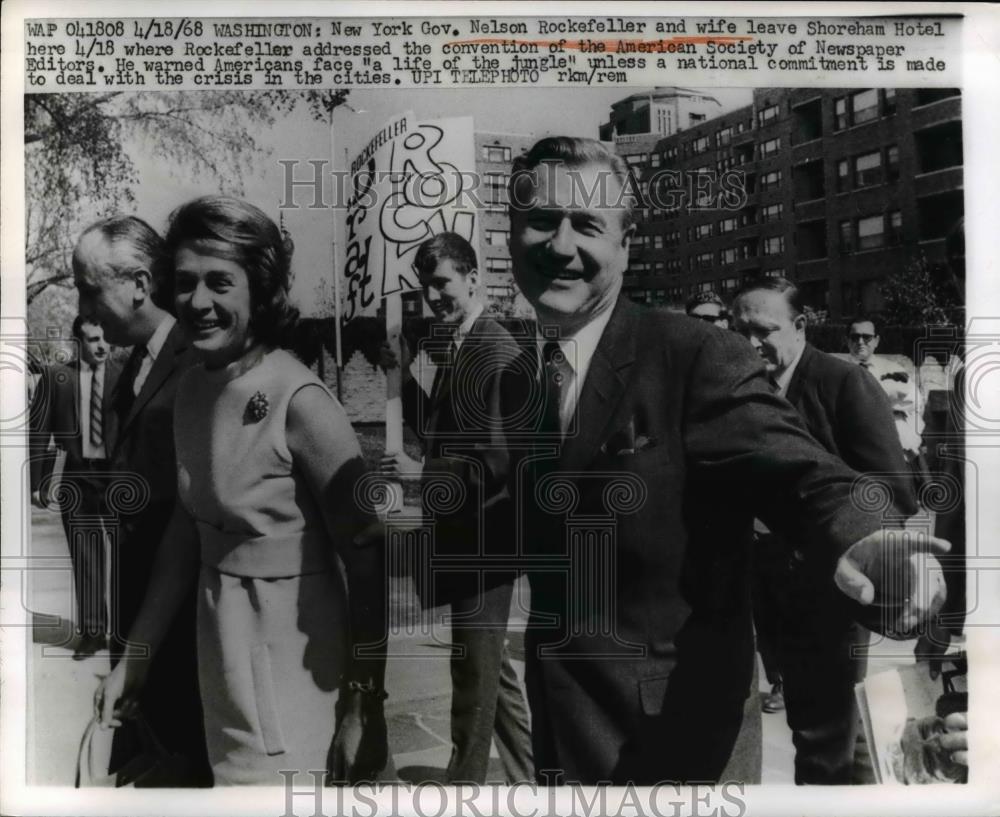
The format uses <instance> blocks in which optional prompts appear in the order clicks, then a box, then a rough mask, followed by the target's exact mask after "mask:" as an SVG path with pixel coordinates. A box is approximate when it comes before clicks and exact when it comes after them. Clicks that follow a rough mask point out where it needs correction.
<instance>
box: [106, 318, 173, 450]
mask: <svg viewBox="0 0 1000 817" xmlns="http://www.w3.org/2000/svg"><path fill="white" fill-rule="evenodd" d="M184 349H185V344H184V334H183V332H182V331H181V327H180V324H174V327H173V328H172V329H171V330H170V333H169V334H168V335H167V339H166V340H165V341H164V342H163V346H162V348H161V349H160V353H159V354H158V355H157V356H156V360H154V361H153V368H152V369H150V370H149V375H148V376H147V377H146V382H145V383H143V384H142V388H141V389H140V390H139V393H138V394H137V395H136V397H135V400H134V401H133V402H132V407H131V408H130V409H129V412H128V416H127V417H126V418H125V421H124V422H123V423H122V427H121V436H125V432H126V431H127V430H128V428H129V426H130V425H131V424H132V422H133V421H134V420H135V418H136V416H137V415H138V414H139V412H140V411H142V409H143V408H144V407H145V406H146V404H147V403H148V402H149V401H150V400H151V399H152V398H153V396H154V395H155V394H156V393H157V392H158V391H159V390H160V387H161V386H162V385H163V383H164V382H165V381H166V379H167V378H168V377H170V374H171V373H172V372H173V371H174V369H176V368H177V362H178V358H179V357H180V355H181V353H182V352H183V351H184ZM123 379H124V378H123Z"/></svg>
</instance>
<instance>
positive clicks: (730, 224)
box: [719, 217, 736, 235]
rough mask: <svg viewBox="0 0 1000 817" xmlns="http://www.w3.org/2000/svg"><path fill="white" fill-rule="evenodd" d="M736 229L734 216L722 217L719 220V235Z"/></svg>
mask: <svg viewBox="0 0 1000 817" xmlns="http://www.w3.org/2000/svg"><path fill="white" fill-rule="evenodd" d="M735 229H736V219H735V217H734V218H724V219H722V220H721V221H720V222H719V235H723V234H725V233H731V232H732V231H733V230H735Z"/></svg>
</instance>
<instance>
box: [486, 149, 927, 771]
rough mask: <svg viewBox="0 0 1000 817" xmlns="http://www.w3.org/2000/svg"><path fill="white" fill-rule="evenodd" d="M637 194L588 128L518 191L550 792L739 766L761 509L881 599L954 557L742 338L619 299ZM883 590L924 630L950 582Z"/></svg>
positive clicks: (520, 170)
mask: <svg viewBox="0 0 1000 817" xmlns="http://www.w3.org/2000/svg"><path fill="white" fill-rule="evenodd" d="M632 189H633V188H632V187H631V186H630V181H629V177H628V169H627V166H626V165H625V164H624V162H623V160H622V159H621V158H620V157H618V156H616V155H614V154H613V153H611V152H610V151H609V150H608V149H607V148H606V147H605V146H604V145H602V144H601V143H599V142H596V141H593V140H589V139H577V138H570V137H552V138H547V139H543V140H541V141H540V142H538V143H537V144H535V145H534V146H533V147H532V148H531V149H530V150H529V151H528V152H527V153H526V154H525V155H523V156H521V157H519V158H518V159H517V160H516V161H515V164H514V168H513V174H512V177H511V182H510V188H509V193H510V217H511V240H510V248H511V256H512V259H513V263H514V277H515V279H516V281H517V284H518V286H519V287H520V289H521V291H522V292H523V293H524V295H525V296H526V297H527V298H528V300H529V301H530V302H531V304H532V305H533V306H534V307H535V310H536V313H537V316H538V326H539V330H538V336H539V337H538V343H537V344H536V345H535V347H534V348H530V349H528V350H526V351H525V353H524V357H522V358H521V359H519V360H518V362H517V363H516V364H514V365H511V366H510V367H509V369H508V374H507V375H506V376H505V384H504V387H503V395H504V397H505V400H506V401H507V402H506V404H505V406H504V410H503V416H504V417H505V418H507V429H506V434H507V440H508V445H510V446H511V450H512V451H514V450H519V448H520V449H521V450H523V449H525V448H527V447H530V448H532V449H533V450H532V451H531V452H530V454H528V455H526V456H522V457H521V459H520V462H518V463H516V464H515V465H512V468H511V472H512V475H513V479H512V485H511V491H512V495H513V499H514V502H515V517H516V518H517V520H518V524H519V528H518V536H519V540H520V543H521V547H522V552H523V559H524V561H525V564H526V565H527V570H528V573H529V576H530V579H531V606H532V616H531V620H530V622H529V630H528V635H529V636H530V638H529V640H528V642H527V644H526V653H527V656H526V659H527V686H528V699H529V703H530V705H531V711H532V739H533V745H534V754H535V765H536V768H537V769H538V772H539V777H540V778H541V780H542V781H543V782H547V783H558V782H567V781H581V782H584V783H598V782H601V781H609V782H614V783H618V784H623V783H625V782H627V781H632V782H634V783H644V784H652V783H655V782H659V781H665V780H671V781H713V780H718V779H719V776H720V774H721V773H722V771H723V769H724V768H725V766H726V763H727V761H728V760H729V757H730V754H731V750H732V747H733V745H734V742H735V740H736V735H737V733H738V731H739V728H740V722H741V719H742V712H743V702H744V699H745V697H746V694H747V690H748V688H749V681H750V676H751V671H752V661H753V639H752V628H751V617H750V604H749V581H748V575H747V570H748V565H747V554H748V548H749V544H750V532H751V523H752V520H753V517H754V516H755V515H756V516H760V517H761V518H763V519H764V520H765V521H766V522H767V523H768V525H769V526H771V527H772V529H778V530H791V529H803V530H806V531H808V533H809V538H808V542H809V543H810V546H811V547H812V548H814V549H815V551H816V556H817V559H819V560H822V561H823V563H824V565H825V568H826V569H827V570H828V571H829V574H830V575H833V574H834V572H835V571H836V579H837V583H838V586H840V587H841V588H842V589H843V590H844V591H845V592H846V593H848V594H849V595H851V596H852V597H853V598H856V599H858V600H861V601H864V602H871V601H872V600H873V598H874V597H875V592H876V588H875V587H874V586H873V584H872V582H871V581H870V580H869V579H868V578H867V576H866V574H870V575H872V576H874V575H875V574H876V573H877V566H878V563H879V560H880V559H881V557H882V556H883V555H887V556H889V557H891V558H890V564H891V565H892V566H893V567H894V568H895V567H898V568H899V573H900V574H902V575H903V576H906V577H907V578H909V577H911V576H912V575H913V574H914V573H917V572H921V571H922V567H923V564H924V563H923V561H922V560H927V562H930V563H931V564H936V560H935V559H934V558H933V556H929V555H926V554H924V553H917V554H913V553H911V551H910V550H908V549H907V548H908V546H905V545H904V544H903V543H902V542H901V541H900V539H899V538H898V537H893V536H891V535H887V534H886V533H885V532H883V530H882V518H881V514H880V513H868V512H865V511H864V510H862V509H860V508H858V507H856V506H855V505H854V504H852V502H851V496H852V484H853V483H854V482H855V479H856V477H857V475H856V474H855V473H854V472H853V471H851V470H850V469H848V468H847V467H846V466H844V465H843V463H841V462H840V461H839V460H838V459H836V458H835V457H833V456H832V455H830V454H829V453H827V452H826V451H824V450H823V448H822V447H820V446H819V445H818V444H817V443H816V442H815V441H814V440H813V439H812V438H811V437H810V436H809V435H808V433H807V432H806V430H805V428H804V427H803V425H802V421H801V419H800V418H799V416H798V414H797V413H796V412H795V410H794V409H793V408H792V407H791V406H790V405H789V404H788V403H787V402H786V401H785V400H783V399H782V398H781V397H779V396H778V395H776V394H775V393H774V391H773V388H772V387H771V385H770V383H769V381H768V379H767V376H766V374H765V371H764V367H763V366H762V365H761V363H760V360H759V357H758V356H757V355H756V354H755V353H754V351H753V349H752V348H751V347H750V346H749V345H748V344H747V343H746V342H745V341H744V340H743V339H741V338H740V337H738V336H737V335H735V334H733V333H727V332H720V331H718V330H717V329H715V328H714V327H710V326H706V325H704V323H703V322H701V321H693V320H690V319H689V318H687V317H684V316H675V315H671V314H665V313H659V312H653V311H647V310H644V309H641V308H640V307H639V306H637V305H635V304H632V303H631V302H630V301H629V300H628V299H626V298H624V297H621V287H622V280H623V276H624V273H625V270H626V267H627V265H628V251H629V243H630V240H631V237H632V235H633V233H634V231H635V228H634V226H633V221H632V214H631V211H632V207H633V206H634V205H635V200H634V197H633V196H632V195H631V190H632ZM567 364H568V368H567ZM532 372H533V373H535V374H534V375H532V374H531V373H532ZM539 393H541V394H542V395H543V396H544V399H542V400H538V399H537V398H538V395H539ZM539 403H540V404H541V405H542V406H543V408H542V410H540V411H538V412H536V415H535V417H534V419H533V423H534V426H533V427H531V424H530V423H526V422H525V421H524V417H525V415H526V414H529V412H527V407H528V406H529V405H534V404H539ZM533 441H534V442H533ZM720 499H721V501H723V502H724V503H725V507H726V512H725V513H724V514H722V513H719V503H720ZM932 546H934V547H939V548H941V549H944V548H946V545H944V544H940V543H936V542H935V543H934V544H933V545H932V544H930V543H928V544H925V545H924V548H925V549H929V548H930V547H932ZM894 578H900V576H899V575H896V576H894ZM879 592H882V588H881V587H880V589H879ZM884 600H885V601H887V602H889V603H893V602H895V605H894V606H892V607H891V608H890V612H889V614H888V615H889V616H890V617H891V619H892V620H891V621H890V622H888V623H887V624H886V625H884V627H883V629H890V628H892V627H899V628H903V629H909V628H911V627H912V626H914V623H915V622H916V621H917V620H923V617H924V616H925V614H926V610H927V609H928V608H930V607H931V606H933V605H934V604H939V603H940V590H939V589H938V588H937V587H936V586H935V587H933V588H929V589H928V588H924V587H923V586H921V588H920V591H919V592H916V591H915V592H913V593H912V595H910V596H909V597H908V598H906V599H905V601H904V599H897V598H894V597H891V596H887V597H884Z"/></svg>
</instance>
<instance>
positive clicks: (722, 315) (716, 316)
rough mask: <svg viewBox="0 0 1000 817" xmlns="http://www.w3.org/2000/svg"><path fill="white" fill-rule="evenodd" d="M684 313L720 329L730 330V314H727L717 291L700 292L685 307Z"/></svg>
mask: <svg viewBox="0 0 1000 817" xmlns="http://www.w3.org/2000/svg"><path fill="white" fill-rule="evenodd" d="M684 311H685V312H686V313H687V314H688V315H690V316H691V317H692V318H698V320H702V321H705V322H706V323H710V324H712V325H713V326H717V327H719V329H728V328H729V314H728V313H727V312H726V305H725V304H724V303H723V302H722V298H720V297H719V296H718V295H717V294H716V293H715V290H712V289H709V290H707V291H705V292H699V293H698V294H697V295H694V296H692V297H691V299H690V300H689V301H688V302H687V304H686V305H685V307H684Z"/></svg>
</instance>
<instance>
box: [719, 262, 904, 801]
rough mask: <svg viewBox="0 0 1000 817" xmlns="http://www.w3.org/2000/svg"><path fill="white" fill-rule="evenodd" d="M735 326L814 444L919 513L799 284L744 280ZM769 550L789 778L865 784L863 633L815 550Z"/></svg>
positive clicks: (886, 424) (864, 390) (883, 405)
mask: <svg viewBox="0 0 1000 817" xmlns="http://www.w3.org/2000/svg"><path fill="white" fill-rule="evenodd" d="M733 321H734V328H735V329H736V331H738V332H739V333H741V334H742V335H744V336H745V337H747V338H748V339H749V341H750V343H751V345H752V346H753V347H754V348H755V349H756V350H757V352H758V354H760V356H761V359H762V361H763V363H764V367H765V369H766V370H767V372H768V374H769V375H770V377H771V378H772V379H773V380H774V382H775V384H776V386H777V389H778V393H779V394H780V395H781V396H783V397H785V398H786V399H787V400H788V401H789V402H790V403H791V404H792V405H793V406H795V408H796V409H798V411H799V414H801V415H802V419H803V420H804V421H805V424H806V428H808V429H809V432H810V433H811V434H812V435H813V437H814V438H815V439H816V440H817V442H819V443H820V445H822V446H823V447H824V448H825V449H826V450H827V451H829V452H830V453H831V454H834V455H835V456H837V457H839V458H840V459H842V460H843V461H844V462H845V463H846V464H847V465H849V466H850V467H851V468H852V469H854V470H855V471H857V472H859V473H861V474H873V475H875V476H876V478H877V479H878V480H879V482H880V484H881V485H882V486H883V487H884V488H887V489H888V490H889V491H891V495H892V501H893V504H894V506H895V507H896V509H897V510H898V511H900V512H901V513H903V514H904V515H906V516H911V515H912V514H914V513H916V511H917V503H916V498H915V497H914V494H913V489H912V483H911V480H910V479H909V476H908V474H909V471H908V467H907V465H906V461H905V459H904V456H903V449H902V447H901V445H900V442H899V438H898V436H897V434H896V426H895V423H894V420H893V415H892V408H891V406H890V404H889V400H888V398H887V397H886V395H885V392H883V391H882V388H881V387H880V386H879V384H878V382H877V381H876V380H875V379H874V378H872V377H869V376H868V375H867V374H865V373H864V371H862V370H861V367H860V366H855V365H852V364H851V363H849V362H848V361H846V360H840V359H838V358H835V357H834V356H833V355H828V354H826V353H825V352H821V351H819V350H818V349H816V348H815V347H814V346H812V345H811V344H810V343H808V342H807V341H806V317H805V309H804V305H803V302H802V296H801V294H800V292H799V290H798V288H797V287H796V286H795V285H794V284H792V283H791V282H790V281H787V280H785V279H784V278H765V279H761V280H758V281H752V282H750V283H748V284H745V285H744V286H743V287H742V288H741V289H740V290H739V292H737V294H736V296H735V297H734V298H733ZM768 547H771V548H777V549H779V550H782V551H785V554H784V555H785V559H784V565H783V568H782V573H783V574H784V575H780V576H777V577H772V578H774V579H775V586H776V587H780V588H782V591H783V592H778V593H774V594H773V595H771V596H770V597H769V598H767V599H766V600H763V601H764V603H763V606H764V607H765V608H769V610H770V611H771V612H772V613H773V616H774V618H773V622H774V623H773V624H772V625H771V626H769V627H767V630H768V632H769V633H773V638H774V642H775V643H774V645H773V646H774V647H775V648H776V651H777V653H778V663H779V666H780V668H781V673H782V677H783V681H784V696H785V705H786V708H787V717H788V725H789V726H790V727H791V729H792V741H793V743H794V744H795V782H796V783H815V784H846V783H852V782H865V779H866V778H865V776H864V775H861V776H858V775H856V774H855V773H854V771H853V758H854V751H855V740H856V738H857V735H858V725H859V719H858V709H857V704H856V703H855V698H854V685H855V683H857V682H859V681H861V680H863V679H864V676H865V667H866V663H867V661H866V658H865V656H864V654H863V651H864V650H865V649H866V647H867V644H868V632H867V631H866V630H865V629H863V628H862V627H861V625H860V624H858V623H857V621H856V620H855V618H854V615H853V613H854V610H853V607H852V605H851V602H850V601H849V600H848V599H847V598H846V597H844V596H843V595H842V594H841V593H840V592H839V591H838V590H837V589H836V587H835V586H834V584H833V581H832V580H831V578H830V576H829V574H828V572H827V571H826V569H825V566H824V564H823V562H822V560H819V561H818V560H816V559H815V558H814V557H815V548H809V547H807V546H804V545H803V543H802V542H801V541H798V540H794V539H793V540H788V539H787V538H784V539H783V540H779V541H777V542H773V543H771V544H770V545H768ZM810 557H813V558H810ZM767 617H768V616H767V614H766V613H765V618H767Z"/></svg>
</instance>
